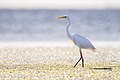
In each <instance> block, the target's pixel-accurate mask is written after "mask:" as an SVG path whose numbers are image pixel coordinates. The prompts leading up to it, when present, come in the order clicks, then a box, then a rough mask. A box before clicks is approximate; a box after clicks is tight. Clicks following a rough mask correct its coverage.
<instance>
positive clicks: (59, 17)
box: [57, 16, 65, 19]
mask: <svg viewBox="0 0 120 80" xmlns="http://www.w3.org/2000/svg"><path fill="white" fill-rule="evenodd" d="M57 18H58V19H61V18H65V16H58V17H57Z"/></svg>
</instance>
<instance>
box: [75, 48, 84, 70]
mask: <svg viewBox="0 0 120 80" xmlns="http://www.w3.org/2000/svg"><path fill="white" fill-rule="evenodd" d="M79 50H80V59H79V60H78V61H77V63H76V64H75V65H74V67H76V65H77V64H78V63H79V61H80V60H81V59H82V67H83V68H84V59H83V56H82V51H81V49H79Z"/></svg>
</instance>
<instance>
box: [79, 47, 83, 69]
mask: <svg viewBox="0 0 120 80" xmlns="http://www.w3.org/2000/svg"><path fill="white" fill-rule="evenodd" d="M79 50H80V55H81V58H82V67H83V68H84V59H83V55H82V51H81V49H79Z"/></svg>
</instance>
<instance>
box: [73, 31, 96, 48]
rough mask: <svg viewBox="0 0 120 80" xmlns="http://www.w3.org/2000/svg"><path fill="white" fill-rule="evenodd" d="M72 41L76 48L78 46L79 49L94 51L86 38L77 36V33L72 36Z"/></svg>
mask: <svg viewBox="0 0 120 80" xmlns="http://www.w3.org/2000/svg"><path fill="white" fill-rule="evenodd" d="M72 41H73V42H74V44H75V45H76V46H78V47H79V48H81V49H91V50H95V47H94V46H93V45H92V43H91V42H90V41H89V40H88V39H87V38H85V37H83V36H81V35H79V34H78V33H73V34H72Z"/></svg>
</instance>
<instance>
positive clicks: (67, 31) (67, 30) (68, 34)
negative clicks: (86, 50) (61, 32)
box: [66, 18, 71, 39]
mask: <svg viewBox="0 0 120 80" xmlns="http://www.w3.org/2000/svg"><path fill="white" fill-rule="evenodd" d="M66 19H67V20H68V24H67V26H66V33H67V36H68V38H70V39H71V34H70V25H71V21H70V19H69V18H66Z"/></svg>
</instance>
